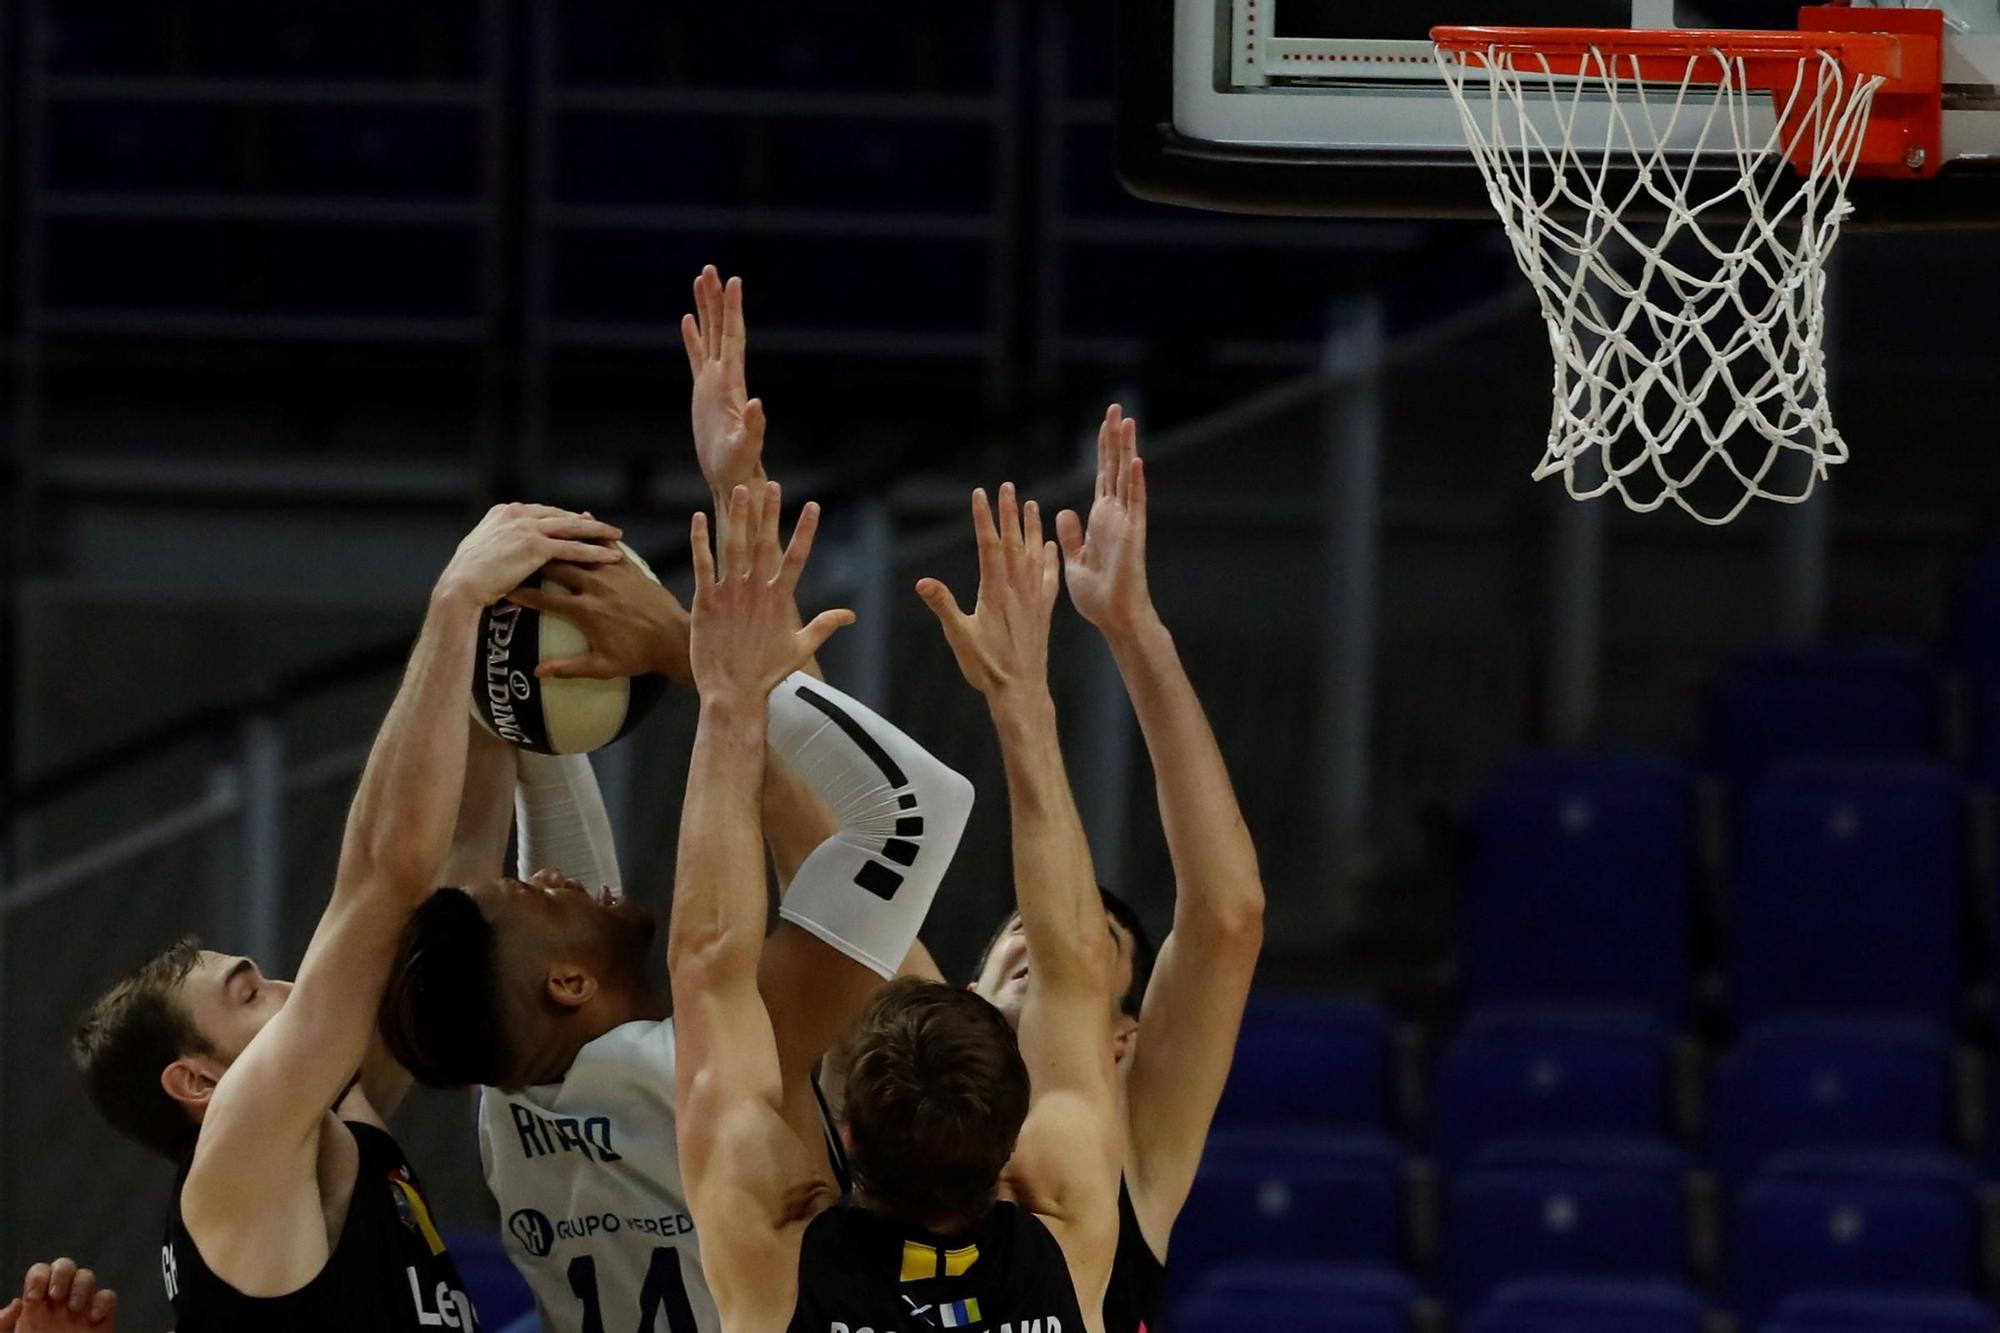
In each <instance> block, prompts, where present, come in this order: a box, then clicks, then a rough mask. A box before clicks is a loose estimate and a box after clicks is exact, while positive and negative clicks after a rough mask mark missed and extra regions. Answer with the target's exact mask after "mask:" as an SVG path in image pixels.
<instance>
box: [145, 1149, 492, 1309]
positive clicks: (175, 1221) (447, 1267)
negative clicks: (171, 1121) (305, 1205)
mask: <svg viewBox="0 0 2000 1333" xmlns="http://www.w3.org/2000/svg"><path fill="white" fill-rule="evenodd" d="M343 1123H345V1124H346V1126H347V1128H348V1130H349V1131H350V1132H351V1133H352V1134H353V1135H354V1142H355V1144H356V1146H357V1147H359V1148H360V1150H361V1151H360V1155H359V1162H358V1164H357V1166H356V1168H355V1177H354V1199H353V1201H352V1202H351V1203H349V1204H348V1206H347V1221H346V1222H345V1223H343V1224H342V1226H341V1229H340V1239H339V1241H338V1242H337V1243H336V1244H335V1245H334V1247H333V1253H332V1254H330V1255H328V1256H327V1260H326V1266H325V1267H324V1268H322V1269H320V1270H319V1272H318V1274H317V1275H315V1276H314V1278H313V1280H312V1281H310V1282H308V1283H306V1285H305V1286H303V1287H301V1288H299V1289H298V1290H297V1291H295V1292H292V1293H291V1294H290V1295H287V1296H271V1297H257V1296H245V1295H243V1294H242V1293H241V1292H239V1291H237V1290H236V1288H234V1287H232V1286H230V1285H229V1284H228V1283H227V1282H224V1281H223V1280H222V1279H221V1278H219V1277H217V1276H216V1275H215V1274H214V1273H213V1272H211V1271H209V1267H208V1264H207V1263H206V1262H204V1261H203V1259H202V1257H201V1251H200V1250H198V1249H196V1248H195V1243H194V1240H193V1238H192V1237H190V1236H189V1235H188V1232H187V1227H186V1226H185V1225H184V1224H183V1223H182V1222H181V1205H180V1197H181V1186H182V1185H183V1184H185V1183H186V1181H187V1171H188V1168H187V1167H186V1166H185V1165H184V1166H182V1168H181V1175H180V1179H179V1180H177V1181H175V1182H174V1202H173V1208H172V1212H171V1215H170V1217H169V1218H168V1221H167V1243H166V1246H165V1248H164V1249H163V1250H162V1252H161V1256H160V1261H161V1270H162V1276H164V1277H165V1279H166V1284H167V1299H168V1300H169V1301H171V1302H172V1303H173V1307H174V1321H175V1322H174V1327H175V1328H176V1329H177V1330H178V1331H179V1333H275V1330H279V1329H282V1330H284V1331H285V1333H439V1331H440V1330H444V1331H445V1333H452V1331H454V1330H456V1331H462V1333H474V1331H475V1330H477V1329H478V1327H479V1320H478V1318H477V1316H475V1315H474V1313H473V1310H472V1302H471V1300H470V1299H468V1298H467V1296H466V1294H465V1286H464V1284H463V1283H461V1282H460V1281H459V1279H458V1270H457V1268H455V1267H454V1266H453V1265H452V1262H451V1256H450V1255H449V1254H447V1253H445V1248H444V1241H443V1239H442V1238H440V1237H439V1235H438V1230H437V1225H436V1223H434V1222H433V1221H432V1219H431V1211H430V1206H429V1205H428V1204H427V1203H426V1202H425V1201H424V1195H423V1189H422V1186H420V1185H419V1184H418V1183H417V1177H416V1173H415V1172H413V1171H411V1170H410V1164H409V1163H408V1162H407V1161H405V1160H404V1159H403V1151H402V1149H400V1148H398V1147H397V1146H396V1140H394V1139H393V1138H391V1137H389V1135H387V1134H385V1133H383V1132H382V1131H381V1130H379V1129H376V1128H375V1127H374V1126H372V1125H364V1124H357V1123H355V1122H354V1121H351V1120H349V1121H345V1122H343Z"/></svg>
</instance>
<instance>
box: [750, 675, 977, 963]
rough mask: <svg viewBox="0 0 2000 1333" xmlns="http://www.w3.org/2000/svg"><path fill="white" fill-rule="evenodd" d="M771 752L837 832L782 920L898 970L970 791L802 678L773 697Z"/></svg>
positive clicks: (863, 959)
mask: <svg viewBox="0 0 2000 1333" xmlns="http://www.w3.org/2000/svg"><path fill="white" fill-rule="evenodd" d="M769 736H770V745H771V750H772V752H773V753H774V754H775V755H777V756H778V757H779V758H780V759H783V760H784V762H785V763H786V764H788V765H789V766H790V767H791V769H792V771H793V772H795V773H797V774H798V775H799V777H800V778H801V779H803V780H804V782H805V783H806V785H807V786H809V787H811V788H812V789H813V791H814V793H815V794H817V795H818V796H819V798H820V799H821V800H823V801H825V802H826V803H827V805H828V806H829V807H831V809H832V810H833V814H834V818H835V819H836V820H837V821H838V822H839V825H840V831H839V832H837V833H835V834H834V835H833V836H832V837H831V838H828V839H827V840H826V841H825V842H823V843H821V844H820V845H819V846H818V847H817V848H815V849H814V850H813V853H812V854H811V855H810V856H808V857H807V858H806V860H805V864H803V865H802V866H800V867H799V872H798V874H797V875H795V876H793V878H792V886H791V888H790V889H789V890H788V891H787V892H786V894H785V897H784V901H783V902H782V903H781V904H780V905H779V909H778V911H779V915H781V916H782V917H783V918H784V919H785V920H787V921H789V922H791V923H792V924H793V925H796V926H798V927H799V928H800V929H801V930H805V931H808V932H810V933H811V934H813V935H815V936H817V937H818V938H819V939H821V940H823V941H825V942H826V943H827V944H828V945H830V946H832V947H833V948H835V949H838V950H839V951H840V952H841V953H844V954H846V955H847V956H848V957H849V958H852V959H853V960H854V961H855V962H857V963H860V964H861V965H862V966H864V967H868V968H871V969H873V970H874V971H875V972H877V973H879V974H880V975H882V976H884V977H893V976H895V975H896V974H897V972H898V971H899V970H901V968H902V965H903V959H904V957H905V956H906V955H908V953H909V952H910V947H911V946H912V945H914V944H915V943H916V941H917V931H918V929H919V928H920V927H921V926H922V925H923V923H924V917H925V916H926V915H928V914H929V912H930V907H931V900H932V899H933V898H935V897H936V896H937V890H938V884H939V882H940V881H941V880H942V879H943V878H944V872H945V867H947V866H949V865H950V864H951V858H952V855H953V854H954V853H955V852H957V850H958V840H959V837H960V835H962V834H963V833H964V832H965V821H966V820H967V819H968V818H969V817H970V816H971V814H972V784H971V783H970V782H968V781H966V780H965V778H963V777H961V776H960V775H959V774H957V773H956V772H954V771H952V770H951V769H949V768H947V767H945V766H944V765H943V764H941V763H939V762H938V761H937V760H936V759H935V758H933V757H932V756H931V754H930V753H929V751H927V750H925V749H924V748H923V747H922V746H921V745H918V744H917V743H916V742H915V741H913V740H911V739H910V738H909V737H908V736H906V735H904V734H903V733H902V732H900V731H898V730H897V729H896V728H895V727H893V726H891V725H890V724H889V723H888V722H886V721H884V720H883V719H882V718H881V717H880V716H879V715H878V714H876V713H875V712H874V711H872V710H871V709H869V708H868V707H867V706H865V705H863V704H861V703H859V702H857V701H855V700H854V699H851V698H849V697H848V696H847V695H845V694H842V693H841V692H840V691H839V690H836V689H834V688H833V687H832V686H831V685H827V684H825V683H823V682H821V681H817V680H814V679H813V678H812V677H810V676H808V675H806V674H805V673H804V672H794V673H793V674H792V675H791V676H789V677H787V678H786V679H785V681H784V683H783V684H781V685H779V686H778V688H777V689H775V690H773V691H772V692H771V723H770V732H769Z"/></svg>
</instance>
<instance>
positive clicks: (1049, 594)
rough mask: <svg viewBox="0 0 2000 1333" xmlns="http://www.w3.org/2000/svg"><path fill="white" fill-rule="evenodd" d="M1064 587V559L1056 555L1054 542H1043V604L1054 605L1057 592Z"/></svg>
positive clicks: (1045, 605) (1045, 606) (1044, 605)
mask: <svg viewBox="0 0 2000 1333" xmlns="http://www.w3.org/2000/svg"><path fill="white" fill-rule="evenodd" d="M1061 588H1062V561H1061V560H1060V559H1059V558H1058V557H1057V555H1056V544H1055V543H1054V542H1043V543H1042V606H1043V607H1044V608H1045V609H1046V608H1047V607H1050V606H1053V605H1054V604H1055V600H1056V593H1057V592H1059V591H1060V590H1061Z"/></svg>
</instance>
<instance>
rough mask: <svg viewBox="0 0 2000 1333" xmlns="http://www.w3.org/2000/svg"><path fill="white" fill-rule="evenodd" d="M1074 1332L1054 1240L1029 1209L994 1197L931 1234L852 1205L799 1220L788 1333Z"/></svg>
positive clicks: (1073, 1308)
mask: <svg viewBox="0 0 2000 1333" xmlns="http://www.w3.org/2000/svg"><path fill="white" fill-rule="evenodd" d="M864 1328H865V1329H871V1330H873V1333H927V1331H928V1330H930V1329H934V1328H964V1329H972V1330H974V1331H975V1333H1031V1330H1033V1331H1034V1333H1082V1329H1083V1311H1082V1310H1081V1309H1080V1308H1079V1307H1078V1305H1077V1300H1076V1285H1075V1283H1073V1282H1072V1281H1071V1280H1070V1275H1069V1262H1068V1260H1066V1259H1064V1258H1063V1252H1062V1247H1061V1246H1060V1245H1058V1244H1056V1238H1055V1237H1054V1236H1052V1235H1050V1234H1049V1229H1048V1228H1047V1227H1046V1226H1044V1225H1042V1220H1041V1219H1040V1218H1039V1217H1036V1216H1035V1215H1034V1214H1033V1213H1030V1212H1028V1211H1026V1210H1025V1209H1022V1208H1019V1207H1017V1206H1016V1205H1014V1204H1011V1203H997V1204H995V1205H993V1209H992V1211H991V1212H989V1213H987V1214H986V1216H985V1217H984V1218H982V1219H981V1220H980V1222H979V1225H977V1226H975V1227H973V1228H972V1229H971V1230H970V1231H968V1232H966V1233H965V1234H963V1235H959V1236H939V1235H935V1234H933V1233H931V1232H928V1231H923V1230H919V1229H917V1228H913V1227H906V1226H903V1225H901V1224H900V1223H897V1222H893V1221H891V1220H890V1219H888V1218H886V1217H882V1216H880V1215H879V1214H876V1213H871V1212H868V1211H867V1210H865V1209H862V1208H856V1207H853V1206H851V1205H841V1206H839V1207H834V1208H829V1209H827V1210H826V1211H825V1212H823V1213H821V1214H820V1215H819V1216H818V1217H816V1218H814V1219H813V1220H812V1221H811V1222H810V1223H809V1224H808V1225H807V1226H806V1234H805V1238H804V1241H803V1243H802V1244H801V1246H800V1249H799V1303H798V1308H797V1310H796V1311H795V1312H794V1313H793V1315H792V1323H791V1333H860V1330H862V1329H864Z"/></svg>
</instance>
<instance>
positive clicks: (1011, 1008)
mask: <svg viewBox="0 0 2000 1333" xmlns="http://www.w3.org/2000/svg"><path fill="white" fill-rule="evenodd" d="M1097 892H1098V895H1099V896H1100V897H1102V898H1103V899H1104V924H1105V927H1106V928H1107V929H1108V930H1110V932H1111V942H1112V944H1113V945H1114V946H1115V947H1116V949H1117V954H1118V958H1117V963H1116V964H1115V966H1116V968H1117V973H1116V975H1115V976H1114V977H1113V979H1112V992H1113V994H1115V995H1116V996H1117V997H1118V999H1117V1005H1118V1014H1117V1021H1116V1022H1115V1023H1114V1024H1113V1026H1112V1031H1113V1033H1115V1034H1116V1036H1117V1040H1118V1054H1119V1056H1120V1058H1123V1056H1124V1054H1125V1052H1126V1049H1127V1048H1128V1047H1129V1046H1130V1045H1131V1040H1132V1034H1133V1032H1134V1031H1135V1030H1136V1029H1137V1027H1138V1024H1139V1006H1140V1005H1141V1004H1142V1003H1143V1002H1144V1001H1145V998H1146V983H1147V982H1149V981H1151V980H1152V978H1153V957H1154V954H1155V953H1156V952H1157V950H1156V948H1155V946H1154V944H1153V937H1152V936H1151V935H1150V934H1148V933H1147V931H1146V923H1145V922H1143V921H1141V920H1140V919H1139V914H1138V913H1137V912H1135V911H1133V910H1132V904H1130V903H1128V902H1126V901H1125V900H1124V899H1123V898H1120V897H1119V896H1118V895H1117V894H1115V893H1113V892H1112V891H1111V890H1109V889H1107V888H1103V887H1101V886H1100V887H1099V889H1098V890H1097ZM1028 972H1029V968H1028V937H1027V934H1026V933H1025V932H1024V931H1023V930H1022V929H1021V914H1020V913H1019V912H1016V913H1014V914H1013V915H1012V916H1010V917H1008V918H1007V919H1006V920H1005V921H1004V922H1002V923H1001V925H1000V929H999V930H997V931H995V932H994V934H993V938H992V939H991V940H989V941H988V942H987V945H986V952H985V953H983V954H981V955H980V957H979V970H978V971H977V972H975V973H974V974H973V978H974V979H973V982H972V989H973V990H974V991H975V992H977V993H978V994H980V995H983V996H985V997H986V998H987V999H989V1000H991V1001H992V1002H993V1005H994V1007H995V1008H997V1009H999V1011H1000V1012H1001V1013H1003V1014H1005V1015H1006V1016H1007V1021H1008V1022H1009V1023H1012V1024H1013V1025H1014V1026H1016V1027H1019V1026H1020V1024H1021V1003H1022V1001H1024V1000H1025V999H1026V998H1027V995H1028Z"/></svg>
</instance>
